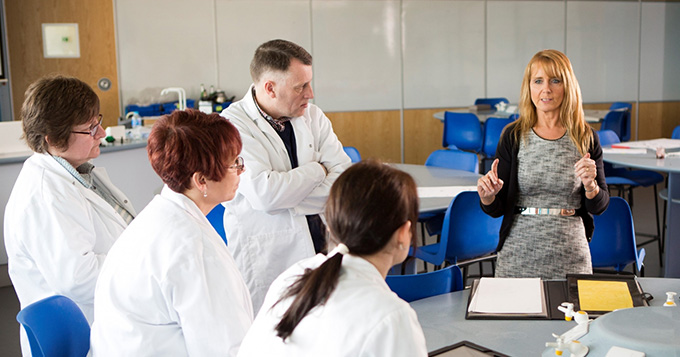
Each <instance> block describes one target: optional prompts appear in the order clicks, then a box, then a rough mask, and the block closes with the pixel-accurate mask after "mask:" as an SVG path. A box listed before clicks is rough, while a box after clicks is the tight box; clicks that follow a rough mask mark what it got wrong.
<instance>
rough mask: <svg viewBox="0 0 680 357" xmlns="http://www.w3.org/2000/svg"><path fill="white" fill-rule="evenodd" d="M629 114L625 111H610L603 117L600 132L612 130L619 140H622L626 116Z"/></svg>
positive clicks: (624, 132)
mask: <svg viewBox="0 0 680 357" xmlns="http://www.w3.org/2000/svg"><path fill="white" fill-rule="evenodd" d="M629 114H630V113H628V112H627V111H619V110H610V111H609V113H607V115H605V116H604V120H603V121H602V125H601V126H600V130H613V131H614V132H615V133H616V136H618V137H619V140H623V138H624V135H625V134H626V131H625V129H624V127H625V126H626V116H629Z"/></svg>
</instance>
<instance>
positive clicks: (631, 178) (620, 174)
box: [598, 130, 665, 264]
mask: <svg viewBox="0 0 680 357" xmlns="http://www.w3.org/2000/svg"><path fill="white" fill-rule="evenodd" d="M598 134H599V136H600V144H601V145H602V146H606V145H611V144H616V143H618V142H619V140H618V137H617V136H616V134H615V133H613V132H612V131H611V130H600V131H599V132H598ZM604 176H605V180H606V182H607V186H611V187H612V188H616V189H618V190H619V195H620V196H622V197H623V195H622V193H623V192H625V191H628V202H629V203H630V205H631V206H632V205H633V189H634V188H636V187H640V186H642V187H649V186H653V188H654V212H655V213H656V234H648V233H637V234H638V235H641V236H647V237H651V239H649V240H647V241H645V242H642V243H640V245H645V244H648V243H651V242H653V241H657V244H658V246H659V254H661V253H662V252H663V234H662V233H661V225H660V220H659V198H658V196H659V195H658V191H657V187H656V185H657V184H659V183H661V182H663V181H664V177H663V175H661V174H660V173H658V172H655V171H650V170H627V169H624V168H614V167H613V166H612V165H611V164H609V163H606V162H605V163H604ZM664 216H665V215H664ZM662 260H663V259H659V263H660V264H663V263H662Z"/></svg>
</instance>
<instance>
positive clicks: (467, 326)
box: [411, 278, 680, 357]
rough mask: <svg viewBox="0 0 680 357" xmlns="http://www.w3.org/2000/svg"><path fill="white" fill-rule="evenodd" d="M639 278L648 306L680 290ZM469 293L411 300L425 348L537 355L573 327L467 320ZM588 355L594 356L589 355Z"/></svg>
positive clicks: (677, 283) (675, 282)
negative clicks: (473, 347)
mask: <svg viewBox="0 0 680 357" xmlns="http://www.w3.org/2000/svg"><path fill="white" fill-rule="evenodd" d="M639 281H640V285H641V286H642V289H643V290H644V291H645V292H649V293H651V294H652V296H654V299H653V300H652V301H651V302H650V305H651V306H661V305H663V303H664V302H665V301H666V291H676V292H680V279H663V278H639ZM469 295H470V290H469V289H466V290H463V291H457V292H453V293H450V294H444V295H438V296H433V297H430V298H427V299H422V300H417V301H413V302H411V307H413V309H414V310H416V313H417V314H418V321H419V322H420V325H421V326H422V327H423V332H424V333H425V340H426V343H427V350H428V351H434V350H437V349H439V348H442V347H445V346H449V345H452V344H454V343H457V342H460V341H464V340H467V341H470V342H473V343H476V344H478V345H482V346H484V347H487V348H490V349H492V350H496V351H498V352H501V353H505V354H507V355H510V356H540V355H541V354H542V353H544V352H545V350H546V347H545V343H546V342H554V341H555V339H554V338H553V337H552V335H551V334H552V333H556V334H562V333H564V332H566V331H568V330H569V329H571V328H572V327H574V326H575V323H574V322H567V321H565V320H466V319H465V310H466V309H467V301H468V296H469ZM675 308H676V309H680V307H675ZM678 311H679V312H680V310H678ZM633 325H634V322H631V328H633V329H635V328H638V329H639V328H640V327H639V326H633ZM586 336H587V335H586ZM591 356H594V355H591V354H588V357H591ZM649 357H654V356H649Z"/></svg>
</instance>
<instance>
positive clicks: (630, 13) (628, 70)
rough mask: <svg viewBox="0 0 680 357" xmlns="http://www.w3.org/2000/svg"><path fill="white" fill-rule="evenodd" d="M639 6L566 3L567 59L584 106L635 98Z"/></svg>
mask: <svg viewBox="0 0 680 357" xmlns="http://www.w3.org/2000/svg"><path fill="white" fill-rule="evenodd" d="M638 9H639V4H638V3H637V2H618V1H568V2H567V56H568V57H569V59H570V60H571V62H572V65H573V67H574V71H575V72H576V77H577V78H578V80H579V84H580V86H581V93H582V94H583V100H584V101H585V102H591V103H592V102H595V103H597V102H608V101H631V100H635V99H636V98H637V85H638V65H637V63H638V41H639V38H638V35H639V16H640V15H639V11H638Z"/></svg>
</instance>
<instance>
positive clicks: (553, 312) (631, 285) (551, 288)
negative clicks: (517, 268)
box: [465, 274, 649, 320]
mask: <svg viewBox="0 0 680 357" xmlns="http://www.w3.org/2000/svg"><path fill="white" fill-rule="evenodd" d="M579 280H589V281H615V282H625V283H626V284H627V285H628V291H629V292H630V295H631V299H632V302H633V306H649V303H648V302H647V300H646V299H645V297H644V296H645V294H644V293H643V292H642V288H641V287H640V284H638V282H637V279H636V277H635V276H634V275H613V274H568V275H567V280H544V281H542V285H543V289H542V301H543V312H541V313H538V314H516V313H513V314H504V313H483V312H470V311H469V307H470V302H471V301H472V298H473V296H474V295H475V293H476V292H477V286H478V284H479V279H476V280H475V281H474V282H473V284H472V287H471V290H470V296H469V298H468V303H467V306H468V309H466V312H465V319H467V320H471V319H492V320H504V319H507V320H524V319H538V320H561V319H564V313H563V312H562V311H560V310H558V309H557V308H558V307H559V306H560V305H561V304H562V303H563V302H570V303H573V304H574V311H579V310H582V309H581V304H580V302H579V292H578V281H579ZM498 298H499V299H502V298H503V297H502V296H499V297H498ZM586 312H587V313H588V316H589V317H597V316H601V315H603V314H605V313H607V312H609V311H586Z"/></svg>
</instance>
